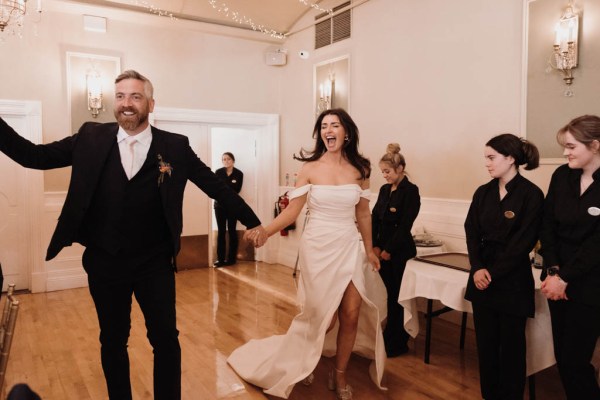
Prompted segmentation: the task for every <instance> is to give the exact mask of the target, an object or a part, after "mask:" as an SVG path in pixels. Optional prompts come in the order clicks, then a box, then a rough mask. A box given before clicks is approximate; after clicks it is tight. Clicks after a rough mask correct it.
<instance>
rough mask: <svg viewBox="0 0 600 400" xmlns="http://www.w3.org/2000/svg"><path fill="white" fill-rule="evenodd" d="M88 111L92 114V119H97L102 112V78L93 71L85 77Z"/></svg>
mask: <svg viewBox="0 0 600 400" xmlns="http://www.w3.org/2000/svg"><path fill="white" fill-rule="evenodd" d="M86 83H87V100H88V111H91V112H92V117H94V118H96V117H98V114H100V111H104V108H103V106H102V77H101V76H100V73H99V72H98V71H96V70H95V69H93V70H92V71H90V72H88V74H87V75H86Z"/></svg>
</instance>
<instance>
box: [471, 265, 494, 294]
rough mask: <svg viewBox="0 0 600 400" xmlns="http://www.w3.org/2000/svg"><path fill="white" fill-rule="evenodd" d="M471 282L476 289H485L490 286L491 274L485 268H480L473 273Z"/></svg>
mask: <svg viewBox="0 0 600 400" xmlns="http://www.w3.org/2000/svg"><path fill="white" fill-rule="evenodd" d="M473 282H474V283H475V287H476V288H477V289H479V290H485V289H487V288H488V287H489V286H490V283H492V276H491V275H490V272H489V271H488V270H487V269H485V268H482V269H480V270H477V271H476V272H475V273H474V274H473Z"/></svg>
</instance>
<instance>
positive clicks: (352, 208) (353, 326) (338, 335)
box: [227, 109, 387, 400]
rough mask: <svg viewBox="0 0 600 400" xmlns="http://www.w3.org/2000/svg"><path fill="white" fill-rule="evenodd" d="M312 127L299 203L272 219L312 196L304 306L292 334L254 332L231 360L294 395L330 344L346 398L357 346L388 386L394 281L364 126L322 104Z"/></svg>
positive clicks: (283, 222)
mask: <svg viewBox="0 0 600 400" xmlns="http://www.w3.org/2000/svg"><path fill="white" fill-rule="evenodd" d="M313 137H314V138H315V139H316V144H315V150H314V151H312V152H305V151H304V150H302V151H301V152H300V155H299V156H297V157H296V156H294V157H295V158H296V159H298V160H301V161H304V162H305V163H304V164H303V166H302V168H301V170H300V172H299V174H298V180H297V184H296V189H295V190H294V191H292V192H291V193H290V204H289V205H288V207H286V208H285V210H284V211H283V212H282V213H281V214H280V215H279V216H278V217H277V218H276V219H275V220H274V221H273V222H272V223H271V224H270V225H269V226H267V227H266V232H267V234H268V235H269V236H271V235H273V234H275V233H277V232H279V231H280V230H281V229H283V228H284V227H286V226H288V225H289V224H291V223H292V222H294V221H295V220H296V218H297V217H298V216H299V214H300V212H301V211H302V208H303V206H304V205H305V204H307V206H308V209H309V214H310V217H309V221H308V223H307V224H306V227H305V230H304V232H303V235H302V239H301V243H300V259H299V265H300V271H301V273H300V282H299V287H298V301H299V303H300V305H301V312H300V314H298V315H297V316H296V317H295V318H294V320H293V321H292V323H291V325H290V327H289V329H288V331H287V333H286V334H284V335H275V336H271V337H268V338H264V339H259V340H250V341H249V342H248V343H246V344H245V345H243V346H241V347H239V348H237V349H236V350H235V351H234V352H233V353H232V354H231V356H230V357H229V358H228V360H227V361H228V363H229V364H230V365H231V366H232V367H233V369H234V370H235V371H236V372H237V373H238V375H240V376H241V377H242V378H243V379H244V380H246V381H248V382H250V383H252V384H254V385H257V386H259V387H262V388H263V389H264V392H265V393H267V394H270V395H273V396H278V397H283V398H287V397H288V396H289V394H290V392H291V391H292V389H293V387H294V384H296V383H297V382H300V381H302V382H303V383H304V384H310V383H311V382H312V378H313V376H312V371H313V370H314V369H315V367H316V365H317V363H318V362H319V359H320V357H321V354H323V355H326V356H333V355H335V367H334V369H333V370H332V371H331V373H330V375H329V379H328V386H329V389H330V390H335V392H336V397H337V398H338V399H343V400H348V399H352V388H351V387H350V385H348V383H347V382H346V376H345V371H346V368H347V366H348V361H349V359H350V355H351V353H352V352H353V351H354V352H356V353H358V354H360V355H362V356H364V357H367V358H369V359H372V360H373V362H372V363H371V367H370V368H369V372H368V373H369V374H370V376H371V378H372V379H373V381H374V382H375V384H376V385H377V386H378V387H379V388H381V389H385V388H383V387H382V386H381V379H382V376H383V370H384V363H385V358H386V355H385V348H384V343H383V335H382V331H381V321H382V320H383V319H384V318H385V317H386V312H387V310H386V290H385V286H384V285H383V282H382V281H381V278H380V277H379V274H378V273H377V271H378V270H379V260H378V258H377V256H376V255H375V254H374V253H373V246H372V241H371V240H372V239H371V215H370V210H369V195H370V192H369V190H368V187H369V181H368V178H369V174H370V171H371V167H370V163H369V160H368V159H366V158H364V157H363V156H362V155H360V153H359V152H358V128H357V127H356V124H355V123H354V121H352V119H351V118H350V116H349V115H348V113H346V112H345V111H344V110H342V109H333V110H326V111H325V112H323V113H322V114H321V115H320V116H319V118H318V119H317V122H316V124H315V128H314V132H313ZM357 225H358V229H357ZM359 232H360V233H359ZM361 237H362V241H361ZM247 239H250V240H253V241H254V242H255V244H256V245H258V246H260V245H262V244H264V242H265V241H266V238H264V237H260V235H257V234H255V235H252V234H250V235H249V236H248V237H247ZM365 373H366V371H365Z"/></svg>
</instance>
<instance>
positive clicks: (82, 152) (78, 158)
mask: <svg viewBox="0 0 600 400" xmlns="http://www.w3.org/2000/svg"><path fill="white" fill-rule="evenodd" d="M118 130H119V126H118V125H117V124H116V123H106V124H99V123H93V122H87V123H85V124H83V125H82V126H81V128H80V129H79V132H77V133H76V134H74V135H73V136H69V137H66V138H64V139H62V140H59V141H56V142H53V143H49V144H43V145H35V144H33V143H31V142H30V141H28V140H27V139H25V138H23V137H21V136H19V135H18V134H17V133H16V132H15V131H14V130H13V129H12V128H11V127H10V126H9V125H8V124H7V123H6V122H5V121H4V120H2V119H1V118H0V151H2V152H3V153H4V154H6V155H7V156H8V157H10V158H11V159H13V160H14V161H16V162H17V163H19V164H21V165H22V166H24V167H27V168H33V169H41V170H47V169H53V168H61V167H67V166H71V167H72V170H71V181H70V184H69V190H68V192H67V197H66V200H65V204H64V205H63V208H62V212H61V214H60V217H59V220H58V224H57V226H56V230H55V231H54V234H53V235H52V239H51V241H50V245H49V246H48V252H47V254H46V260H51V259H52V258H54V257H56V255H57V254H58V253H59V252H60V250H62V248H63V247H66V246H70V245H71V244H72V243H73V242H78V237H77V234H78V232H79V230H80V226H81V223H82V221H83V219H84V217H85V215H86V212H87V210H88V207H89V206H90V204H91V202H92V198H93V196H94V191H95V189H96V185H97V183H98V179H99V178H100V175H101V172H102V169H103V167H104V164H105V162H106V159H107V157H108V155H109V152H110V150H111V148H112V146H113V145H114V144H115V143H116V137H117V132H118ZM159 155H160V156H161V157H162V160H163V161H164V162H167V163H169V164H170V165H171V167H172V168H173V169H172V173H171V176H168V175H165V176H164V180H163V182H162V183H161V184H160V186H159V188H158V190H160V195H161V199H162V205H163V211H164V215H165V218H166V220H167V223H168V225H169V229H170V234H171V238H172V241H173V249H174V255H177V253H178V252H179V249H180V236H181V230H182V227H183V217H182V205H183V191H184V189H185V185H186V183H187V181H188V179H189V180H190V181H192V182H193V183H194V184H195V185H196V186H198V187H199V188H200V189H201V190H202V191H204V192H205V193H206V194H207V195H208V196H209V197H211V198H213V199H215V200H217V201H218V202H219V204H221V205H223V206H224V207H226V208H227V209H228V210H230V212H232V213H233V214H234V215H236V217H237V219H238V220H239V221H241V222H242V223H243V224H244V225H245V226H246V227H248V228H254V227H256V226H258V225H260V220H259V219H258V217H257V216H256V215H255V214H254V212H253V211H252V209H251V208H250V207H249V206H248V205H247V204H246V203H245V202H244V200H242V198H241V197H240V196H239V195H238V194H237V193H235V192H234V191H233V190H232V189H231V188H230V187H228V186H227V184H225V183H224V182H223V181H222V180H221V179H219V178H218V177H217V176H216V175H215V174H214V173H213V172H212V171H211V169H210V168H209V167H208V166H206V164H204V163H203V162H202V161H201V160H200V159H199V158H198V156H197V155H196V154H195V153H194V151H193V150H192V148H191V147H190V145H189V140H188V138H187V137H185V136H183V135H179V134H175V133H171V132H166V131H163V130H160V129H157V128H155V127H152V146H151V148H150V153H148V157H149V158H154V159H155V160H156V182H157V185H158V177H159V170H158V161H159V160H158V156H159Z"/></svg>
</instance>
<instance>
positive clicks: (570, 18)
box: [550, 1, 579, 96]
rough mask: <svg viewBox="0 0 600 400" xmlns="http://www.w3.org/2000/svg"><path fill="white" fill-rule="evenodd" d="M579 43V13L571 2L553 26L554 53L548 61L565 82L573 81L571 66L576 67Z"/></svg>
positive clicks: (571, 93) (568, 91)
mask: <svg viewBox="0 0 600 400" xmlns="http://www.w3.org/2000/svg"><path fill="white" fill-rule="evenodd" d="M578 44H579V14H577V13H576V12H575V11H574V9H573V6H572V5H571V2H570V1H569V5H568V6H567V8H566V10H565V13H564V14H563V16H562V17H561V18H560V20H559V21H558V22H557V23H556V26H555V27H554V45H553V47H554V54H553V56H552V59H551V61H550V66H551V67H552V68H553V69H555V70H557V71H559V72H561V73H562V75H563V80H564V81H565V84H567V85H571V84H572V83H573V79H574V77H573V68H575V67H577V62H578V54H577V53H578V52H577V47H578ZM565 95H566V96H572V95H573V92H572V91H571V90H570V89H568V90H567V91H565Z"/></svg>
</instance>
